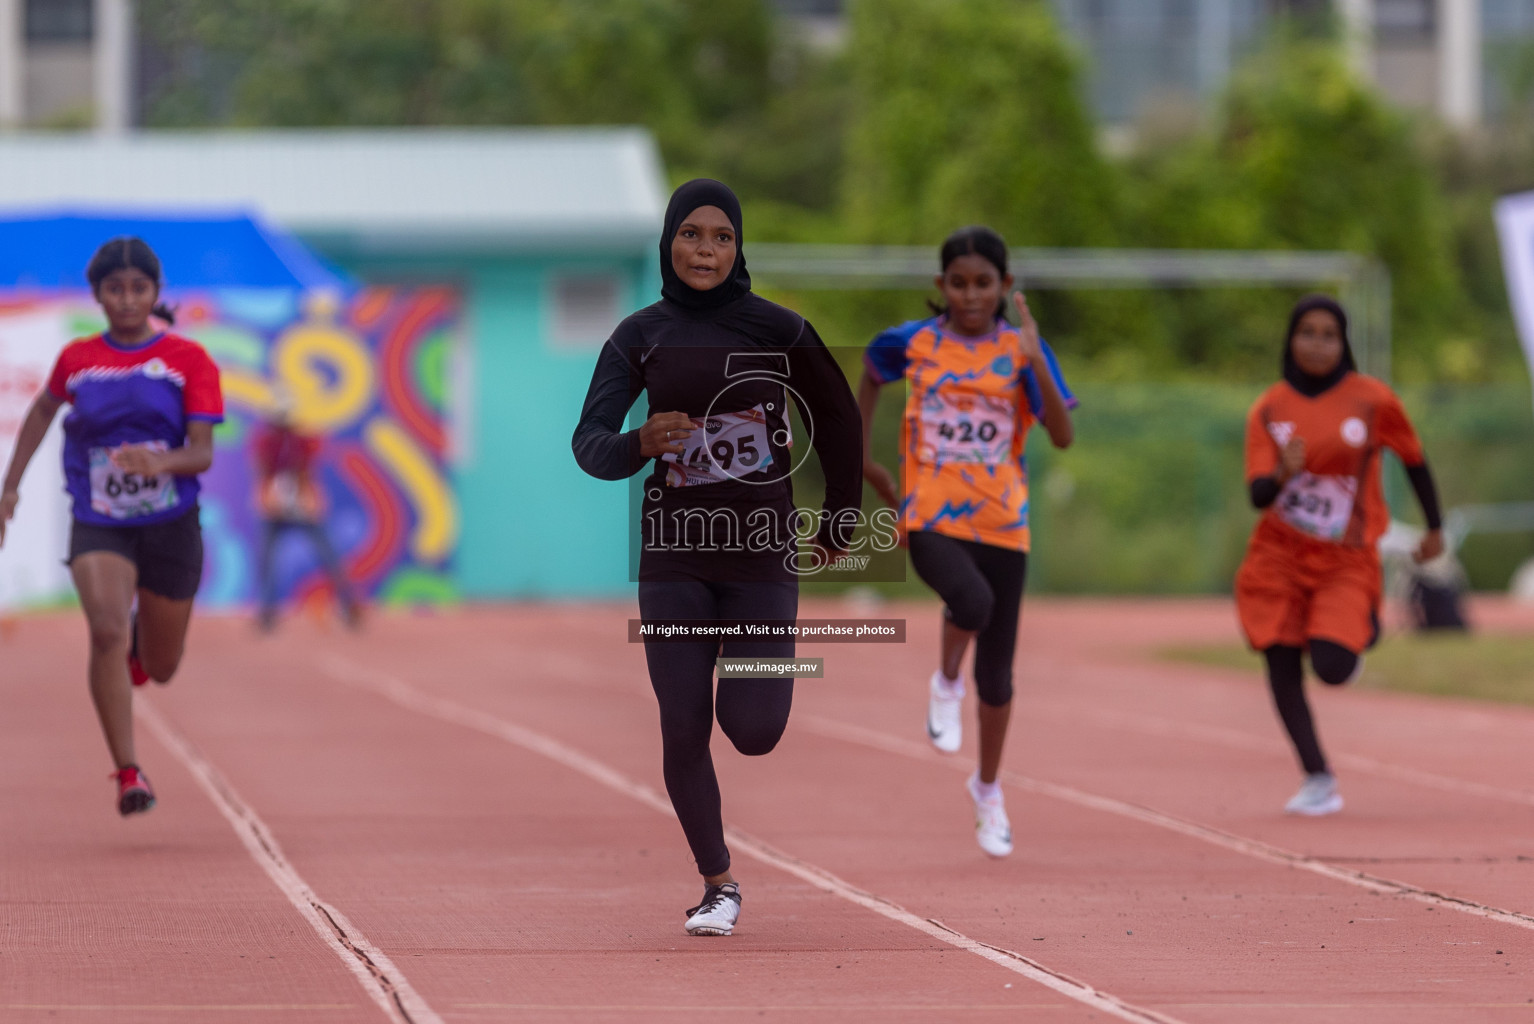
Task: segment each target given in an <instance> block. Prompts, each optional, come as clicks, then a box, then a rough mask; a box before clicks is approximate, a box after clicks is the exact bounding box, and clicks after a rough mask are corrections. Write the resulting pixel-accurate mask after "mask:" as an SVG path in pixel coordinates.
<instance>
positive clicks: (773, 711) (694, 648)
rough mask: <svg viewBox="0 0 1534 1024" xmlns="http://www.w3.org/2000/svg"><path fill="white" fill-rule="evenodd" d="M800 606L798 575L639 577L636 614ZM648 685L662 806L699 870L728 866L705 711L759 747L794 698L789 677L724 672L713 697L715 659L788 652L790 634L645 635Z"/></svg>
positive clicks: (746, 750)
mask: <svg viewBox="0 0 1534 1024" xmlns="http://www.w3.org/2000/svg"><path fill="white" fill-rule="evenodd" d="M798 611H799V584H798V583H797V582H793V581H788V582H770V583H704V582H702V581H696V580H694V581H688V582H666V583H640V584H639V616H640V618H641V619H644V620H661V619H708V620H724V621H738V620H742V619H744V620H757V619H774V620H780V621H792V620H793V619H795V618H796V617H797V616H798ZM644 653H645V661H646V662H647V663H648V664H649V666H650V686H651V687H653V688H654V690H655V699H656V700H657V701H659V702H660V735H661V746H662V766H663V770H664V774H665V777H666V792H667V794H669V795H670V797H671V806H672V808H673V809H674V810H675V811H676V817H677V820H678V821H679V822H681V824H682V831H683V832H684V833H685V834H686V835H687V845H688V846H690V847H691V848H692V855H693V859H694V860H696V861H697V862H698V873H699V874H702V875H704V876H710V875H720V874H723V873H724V872H726V871H728V870H729V869H730V851H729V848H728V847H726V846H725V845H724V821H723V819H722V817H721V814H720V808H719V780H718V779H717V778H716V777H715V775H714V759H713V757H712V755H711V754H710V753H709V749H708V741H709V736H710V734H712V732H713V728H714V719H715V717H717V718H718V719H719V728H721V729H723V730H724V734H725V735H726V736H728V737H729V738H730V742H731V743H733V744H735V749H736V750H738V751H740V752H741V753H742V754H749V755H759V754H765V753H767V752H768V751H770V750H772V748H773V747H775V746H777V745H778V740H779V739H780V738H781V737H782V736H783V730H784V728H785V727H786V726H787V725H788V711H789V708H790V706H791V705H792V704H793V700H794V681H793V679H791V678H790V679H779V678H775V677H767V678H731V679H727V680H724V681H722V682H721V683H720V684H719V694H718V697H717V698H716V697H715V695H714V660H715V659H716V658H720V657H724V658H750V657H757V658H792V657H793V656H794V641H793V639H792V638H789V639H743V640H726V641H724V642H723V643H720V642H717V641H711V642H698V643H691V642H680V641H664V640H649V641H646V642H645V645H644Z"/></svg>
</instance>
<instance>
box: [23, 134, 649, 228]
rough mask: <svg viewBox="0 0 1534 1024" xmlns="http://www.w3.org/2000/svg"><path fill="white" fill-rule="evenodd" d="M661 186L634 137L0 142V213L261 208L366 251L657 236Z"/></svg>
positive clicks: (45, 138)
mask: <svg viewBox="0 0 1534 1024" xmlns="http://www.w3.org/2000/svg"><path fill="white" fill-rule="evenodd" d="M667 192H668V189H667V188H666V183H665V176H664V172H663V170H662V167H661V163H660V158H659V155H658V153H657V151H656V148H655V143H654V141H653V139H652V138H651V137H650V135H649V133H648V132H646V131H644V130H643V129H639V128H512V129H509V128H487V129H462V128H454V129H439V128H422V129H385V130H367V129H350V128H348V129H304V130H283V131H269V130H260V131H255V130H252V131H216V132H145V133H139V134H130V135H124V136H116V137H113V136H98V135H86V134H80V135H73V134H38V133H20V134H9V135H4V134H0V208H8V209H11V210H16V209H59V208H64V207H67V208H71V209H90V208H103V207H110V208H113V209H123V208H133V209H145V210H156V211H160V212H164V211H175V210H202V211H206V210H224V211H227V210H230V209H254V210H256V211H258V212H260V213H262V214H264V215H265V216H266V217H268V218H269V219H271V220H272V221H274V222H276V223H278V224H280V225H282V226H284V227H286V228H288V229H289V230H292V231H295V232H297V233H299V234H301V235H305V236H308V237H310V238H314V239H317V240H320V239H323V240H327V241H330V242H332V243H339V244H342V245H345V246H348V247H355V248H357V249H359V250H362V251H366V250H370V249H379V250H389V251H396V250H398V249H400V248H405V249H410V250H418V249H420V248H422V247H425V248H438V247H452V248H461V247H464V246H468V247H471V248H488V249H502V248H513V249H521V248H527V247H533V246H545V245H559V244H560V243H561V242H562V241H564V242H568V243H569V244H570V245H571V246H572V247H579V246H583V245H591V244H605V245H608V246H612V245H618V246H623V247H627V246H628V245H630V244H635V243H638V242H639V241H646V242H653V241H654V239H655V238H656V237H657V235H658V233H659V230H660V225H661V221H662V218H663V215H664V213H665V204H666V199H667Z"/></svg>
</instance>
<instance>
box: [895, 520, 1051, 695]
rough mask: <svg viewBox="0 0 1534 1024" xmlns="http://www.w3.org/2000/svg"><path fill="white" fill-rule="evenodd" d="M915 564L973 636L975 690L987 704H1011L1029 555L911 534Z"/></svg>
mask: <svg viewBox="0 0 1534 1024" xmlns="http://www.w3.org/2000/svg"><path fill="white" fill-rule="evenodd" d="M910 547H911V564H912V565H914V566H915V567H916V574H917V575H918V576H920V577H921V578H922V582H924V583H926V584H927V586H929V587H931V588H932V589H933V590H935V591H936V592H937V596H938V597H941V598H942V599H943V605H944V608H943V614H944V616H945V617H946V618H947V619H948V621H950V622H952V623H953V624H954V625H955V626H958V627H959V628H960V629H965V630H970V631H971V632H974V633H975V634H976V635H975V690H976V692H977V693H978V694H979V696H980V701H981V703H983V704H988V705H990V706H991V707H993V708H999V707H1003V706H1004V705H1006V704H1007V703H1008V702H1009V701H1011V700H1012V656H1013V654H1014V653H1015V652H1016V650H1017V620H1018V616H1019V615H1020V614H1021V612H1022V607H1023V585H1024V584H1025V583H1026V582H1027V579H1028V553H1027V552H1026V551H1010V550H1008V549H1006V548H999V547H995V546H994V545H991V544H979V543H976V542H975V541H970V540H959V539H958V538H956V537H948V536H945V535H944V534H941V533H934V532H933V531H931V530H916V531H913V532H912V533H911V534H910Z"/></svg>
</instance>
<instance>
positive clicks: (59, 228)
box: [0, 209, 353, 292]
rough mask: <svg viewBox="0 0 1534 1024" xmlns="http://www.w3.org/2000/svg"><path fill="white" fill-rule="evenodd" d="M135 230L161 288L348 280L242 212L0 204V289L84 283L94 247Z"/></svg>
mask: <svg viewBox="0 0 1534 1024" xmlns="http://www.w3.org/2000/svg"><path fill="white" fill-rule="evenodd" d="M118 235H137V236H138V237H140V238H142V239H143V240H144V241H146V242H148V243H149V247H150V248H151V249H153V250H154V251H155V252H156V254H158V255H159V257H160V263H161V265H162V267H163V269H164V273H165V286H166V288H167V289H174V290H177V291H185V290H197V289H204V288H208V289H212V288H301V289H305V290H310V289H320V288H326V289H335V290H338V291H343V292H344V291H350V290H351V289H352V288H353V282H352V281H351V280H350V279H349V278H347V277H346V275H345V274H343V273H341V272H340V271H338V270H336V269H335V268H334V267H331V266H329V265H327V264H326V263H325V262H324V261H323V260H321V259H320V258H319V257H318V256H316V255H315V254H314V253H313V252H311V251H310V250H309V249H308V247H306V246H305V245H304V244H303V243H302V242H300V241H299V240H298V239H296V238H294V237H293V236H292V235H289V234H287V233H286V232H284V231H282V230H279V229H277V228H274V227H272V226H271V225H270V224H266V223H264V222H263V221H261V220H260V219H259V218H258V217H255V216H252V215H249V214H245V213H229V214H191V215H186V214H171V213H167V214H164V215H153V214H145V213H143V212H141V211H135V212H122V213H117V212H114V211H90V212H81V211H49V212H40V211H36V210H29V211H26V212H7V211H5V210H3V209H0V288H11V289H18V290H25V291H33V290H36V291H52V290H56V289H64V290H71V291H72V290H76V289H82V288H85V287H87V284H86V281H85V266H86V264H88V263H89V262H90V259H91V255H92V254H93V253H95V251H96V249H97V247H99V246H100V245H101V243H102V242H105V241H106V240H107V239H109V238H113V237H116V236H118Z"/></svg>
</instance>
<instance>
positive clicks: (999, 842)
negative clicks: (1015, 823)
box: [965, 772, 1012, 857]
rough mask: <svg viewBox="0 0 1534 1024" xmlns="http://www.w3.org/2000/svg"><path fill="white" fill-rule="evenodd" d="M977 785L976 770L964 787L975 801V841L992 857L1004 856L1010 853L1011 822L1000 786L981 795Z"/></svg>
mask: <svg viewBox="0 0 1534 1024" xmlns="http://www.w3.org/2000/svg"><path fill="white" fill-rule="evenodd" d="M979 787H980V774H979V773H978V772H977V773H975V774H974V775H971V776H970V777H969V783H968V785H967V786H966V787H965V788H967V789H968V790H969V798H970V799H971V800H973V801H975V841H976V842H977V843H979V844H980V849H982V850H984V851H985V852H986V853H988V854H990V855H991V856H992V857H1006V856H1008V855H1009V854H1011V853H1012V822H1011V821H1009V820H1008V819H1007V805H1006V804H1005V803H1003V802H1002V798H1001V787H999V786H997V787H995V788H994V792H993V794H992V795H990V796H983V795H981V793H980V790H979Z"/></svg>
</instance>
